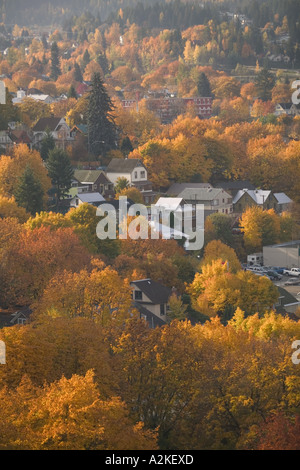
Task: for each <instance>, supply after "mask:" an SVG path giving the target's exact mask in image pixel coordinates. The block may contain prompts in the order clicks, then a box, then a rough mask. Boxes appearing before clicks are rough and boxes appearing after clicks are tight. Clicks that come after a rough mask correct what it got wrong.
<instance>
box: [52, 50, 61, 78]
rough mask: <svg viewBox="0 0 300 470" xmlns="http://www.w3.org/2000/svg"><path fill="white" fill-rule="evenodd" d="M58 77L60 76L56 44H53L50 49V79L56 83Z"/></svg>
mask: <svg viewBox="0 0 300 470" xmlns="http://www.w3.org/2000/svg"><path fill="white" fill-rule="evenodd" d="M59 75H61V70H60V58H59V49H58V46H57V43H56V42H54V43H53V44H52V47H51V79H52V80H54V81H55V82H56V80H57V79H58V77H59Z"/></svg>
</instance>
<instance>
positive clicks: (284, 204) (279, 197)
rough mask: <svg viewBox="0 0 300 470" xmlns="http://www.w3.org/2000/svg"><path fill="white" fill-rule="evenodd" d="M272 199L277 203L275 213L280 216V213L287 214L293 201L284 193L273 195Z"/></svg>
mask: <svg viewBox="0 0 300 470" xmlns="http://www.w3.org/2000/svg"><path fill="white" fill-rule="evenodd" d="M274 197H275V199H276V201H277V209H276V211H277V212H278V213H279V214H282V212H287V211H290V210H291V208H292V204H293V201H292V199H290V198H289V197H288V196H287V195H286V194H285V193H274Z"/></svg>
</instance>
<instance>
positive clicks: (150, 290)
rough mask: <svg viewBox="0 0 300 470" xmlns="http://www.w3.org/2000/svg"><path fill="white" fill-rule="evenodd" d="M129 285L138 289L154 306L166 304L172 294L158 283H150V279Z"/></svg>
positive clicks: (170, 290) (167, 288)
mask: <svg viewBox="0 0 300 470" xmlns="http://www.w3.org/2000/svg"><path fill="white" fill-rule="evenodd" d="M131 284H134V285H135V286H136V287H138V288H139V289H140V290H141V291H142V292H143V293H144V294H145V295H146V296H147V297H148V299H150V301H151V302H152V303H153V304H155V305H157V304H164V303H167V302H168V300H169V298H170V296H171V294H172V289H169V287H165V286H163V285H162V284H160V283H159V282H156V281H152V279H142V280H140V281H132V282H131Z"/></svg>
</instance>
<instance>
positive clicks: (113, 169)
mask: <svg viewBox="0 0 300 470" xmlns="http://www.w3.org/2000/svg"><path fill="white" fill-rule="evenodd" d="M138 166H141V167H144V168H145V169H146V167H145V165H144V164H143V163H142V161H141V160H139V159H138V158H125V159H123V158H113V159H112V160H111V161H110V163H109V165H108V167H107V168H106V172H107V173H128V172H129V173H131V172H132V171H133V170H134V169H135V168H136V167H138Z"/></svg>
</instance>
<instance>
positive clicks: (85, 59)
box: [82, 49, 91, 70]
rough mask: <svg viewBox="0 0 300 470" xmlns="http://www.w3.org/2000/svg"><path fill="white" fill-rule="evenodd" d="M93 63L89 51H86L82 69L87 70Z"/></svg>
mask: <svg viewBox="0 0 300 470" xmlns="http://www.w3.org/2000/svg"><path fill="white" fill-rule="evenodd" d="M90 61H91V56H90V54H89V51H88V50H87V49H86V50H85V52H84V54H83V58H82V68H83V70H85V68H86V66H87V65H88V64H89V63H90Z"/></svg>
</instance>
